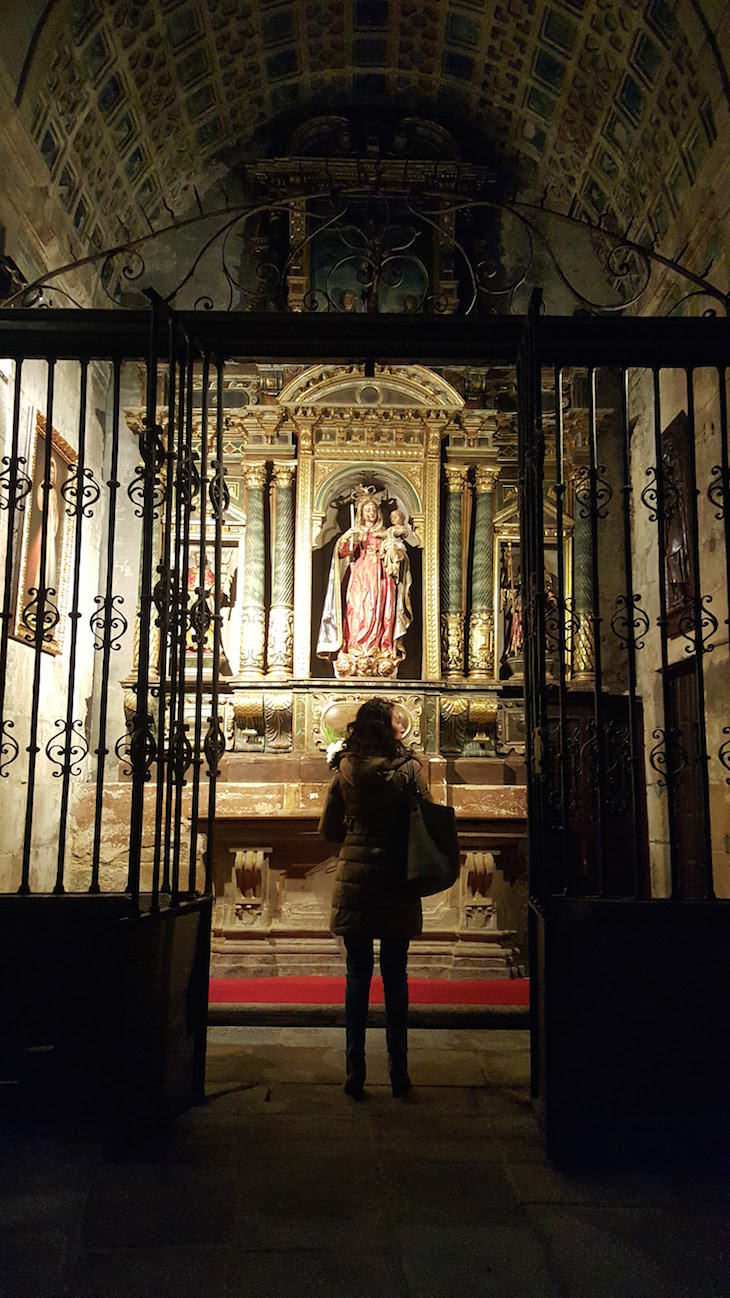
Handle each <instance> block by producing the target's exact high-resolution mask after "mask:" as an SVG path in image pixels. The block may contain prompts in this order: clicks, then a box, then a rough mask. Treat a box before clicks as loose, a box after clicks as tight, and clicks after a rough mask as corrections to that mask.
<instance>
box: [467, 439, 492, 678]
mask: <svg viewBox="0 0 730 1298" xmlns="http://www.w3.org/2000/svg"><path fill="white" fill-rule="evenodd" d="M498 477H499V467H498V466H497V465H491V464H490V465H487V464H484V465H479V466H478V467H477V470H476V477H475V484H474V485H475V492H476V500H475V503H474V551H473V557H472V564H471V574H470V575H471V614H470V616H469V672H468V675H469V679H470V680H481V681H483V680H491V679H492V678H493V677H494V488H495V486H496V483H497V478H498Z"/></svg>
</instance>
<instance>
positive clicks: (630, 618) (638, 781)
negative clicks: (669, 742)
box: [621, 369, 644, 899]
mask: <svg viewBox="0 0 730 1298" xmlns="http://www.w3.org/2000/svg"><path fill="white" fill-rule="evenodd" d="M621 465H622V473H623V484H622V493H621V499H622V522H623V541H624V591H625V593H624V600H625V605H626V662H627V672H628V683H629V745H630V747H629V756H630V761H631V810H632V829H633V838H634V895H635V896H636V898H637V899H638V898H640V897H641V896H642V895H643V880H642V870H641V860H642V831H641V825H642V813H641V790H642V778H641V768H642V763H643V760H644V754H643V749H642V747H641V745H640V743H639V733H638V703H637V694H636V683H637V679H636V647H637V646H636V615H635V608H636V601H637V600H638V598H639V596H636V597H635V595H634V566H633V555H632V547H631V515H632V501H633V485H632V482H631V426H630V423H629V376H628V371H627V370H626V369H623V370H622V371H621Z"/></svg>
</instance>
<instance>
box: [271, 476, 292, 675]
mask: <svg viewBox="0 0 730 1298" xmlns="http://www.w3.org/2000/svg"><path fill="white" fill-rule="evenodd" d="M295 473H296V470H295V467H294V465H293V464H291V463H286V464H274V467H273V472H272V476H271V495H272V510H271V519H272V523H271V532H272V535H271V608H270V610H269V634H268V637H267V646H266V664H267V674H268V675H269V676H277V677H280V678H286V677H289V676H291V675H292V672H293V667H294V476H295Z"/></svg>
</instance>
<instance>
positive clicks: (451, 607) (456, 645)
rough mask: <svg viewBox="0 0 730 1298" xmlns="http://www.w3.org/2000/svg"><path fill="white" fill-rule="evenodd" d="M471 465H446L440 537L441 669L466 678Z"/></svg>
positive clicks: (446, 673)
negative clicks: (465, 543) (466, 522)
mask: <svg viewBox="0 0 730 1298" xmlns="http://www.w3.org/2000/svg"><path fill="white" fill-rule="evenodd" d="M467 473H468V466H467V465H466V464H447V465H445V467H444V474H445V477H446V499H445V502H444V526H443V535H442V538H441V590H442V599H441V670H442V672H443V674H444V676H462V677H463V675H464V589H463V577H462V571H463V554H462V535H463V517H464V488H465V485H466V475H467Z"/></svg>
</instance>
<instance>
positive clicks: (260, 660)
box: [239, 464, 266, 676]
mask: <svg viewBox="0 0 730 1298" xmlns="http://www.w3.org/2000/svg"><path fill="white" fill-rule="evenodd" d="M243 480H244V483H245V487H246V551H245V563H244V566H243V597H242V601H241V602H242V611H241V653H240V660H239V669H240V672H241V674H242V675H243V676H263V674H264V661H265V652H266V611H265V608H264V586H265V570H264V564H265V554H266V547H265V535H264V488H265V486H266V465H265V464H246V465H244V467H243Z"/></svg>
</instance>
